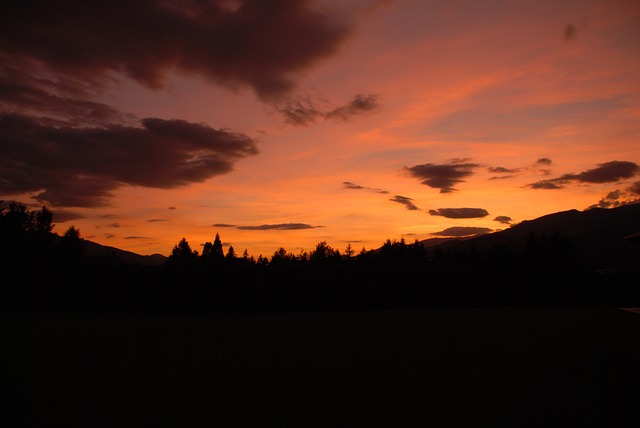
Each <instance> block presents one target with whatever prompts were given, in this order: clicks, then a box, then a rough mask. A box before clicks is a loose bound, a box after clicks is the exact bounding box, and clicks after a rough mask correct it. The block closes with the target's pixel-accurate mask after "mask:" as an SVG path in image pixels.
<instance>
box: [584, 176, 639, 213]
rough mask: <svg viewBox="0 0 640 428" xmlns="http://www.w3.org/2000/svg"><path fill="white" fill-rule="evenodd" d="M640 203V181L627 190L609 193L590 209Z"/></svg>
mask: <svg viewBox="0 0 640 428" xmlns="http://www.w3.org/2000/svg"><path fill="white" fill-rule="evenodd" d="M637 203H640V181H638V182H636V183H634V184H632V185H631V186H629V187H628V188H627V189H626V190H614V191H611V192H609V193H607V194H606V195H605V196H604V197H602V199H600V201H598V203H597V204H594V205H591V206H590V207H589V208H615V207H619V206H622V205H630V204H637Z"/></svg>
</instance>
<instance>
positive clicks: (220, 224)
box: [213, 223, 236, 227]
mask: <svg viewBox="0 0 640 428" xmlns="http://www.w3.org/2000/svg"><path fill="white" fill-rule="evenodd" d="M213 227H236V225H235V224H227V223H216V224H214V225H213Z"/></svg>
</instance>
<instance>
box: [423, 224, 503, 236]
mask: <svg viewBox="0 0 640 428" xmlns="http://www.w3.org/2000/svg"><path fill="white" fill-rule="evenodd" d="M491 232H493V229H489V228H487V227H464V226H454V227H448V228H446V229H445V230H442V231H440V232H434V233H432V234H431V235H433V236H444V237H451V238H454V237H456V238H462V237H469V236H477V235H486V234H487V233H491Z"/></svg>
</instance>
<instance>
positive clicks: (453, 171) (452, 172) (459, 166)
mask: <svg viewBox="0 0 640 428" xmlns="http://www.w3.org/2000/svg"><path fill="white" fill-rule="evenodd" d="M479 166H480V164H477V163H470V162H466V160H465V159H454V160H452V161H451V162H450V163H447V164H433V163H425V164H422V165H415V166H412V167H406V169H407V171H409V173H410V174H411V175H412V176H413V177H415V178H418V179H420V180H421V183H422V184H425V185H427V186H429V187H433V188H435V189H440V193H451V192H454V191H455V190H456V189H455V188H454V187H453V186H455V185H456V184H459V183H462V182H464V181H465V180H464V178H466V177H468V176H470V175H472V174H473V170H474V169H476V168H478V167H479Z"/></svg>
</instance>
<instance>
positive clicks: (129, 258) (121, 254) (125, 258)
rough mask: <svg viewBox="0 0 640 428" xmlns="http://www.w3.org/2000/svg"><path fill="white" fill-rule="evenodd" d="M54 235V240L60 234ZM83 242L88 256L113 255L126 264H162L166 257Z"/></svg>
mask: <svg viewBox="0 0 640 428" xmlns="http://www.w3.org/2000/svg"><path fill="white" fill-rule="evenodd" d="M54 235H55V238H54V239H55V240H59V239H60V236H59V235H57V234H54ZM82 241H83V242H84V247H85V254H86V255H87V256H89V257H92V258H94V257H115V258H117V259H119V260H120V261H122V262H124V263H128V264H140V265H147V266H157V265H161V264H163V263H164V262H165V261H166V260H167V257H165V256H163V255H162V254H151V255H148V256H143V255H140V254H137V253H134V252H132V251H126V250H121V249H120V248H116V247H110V246H107V245H101V244H98V243H97V242H93V241H89V240H87V239H83V240H82Z"/></svg>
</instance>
